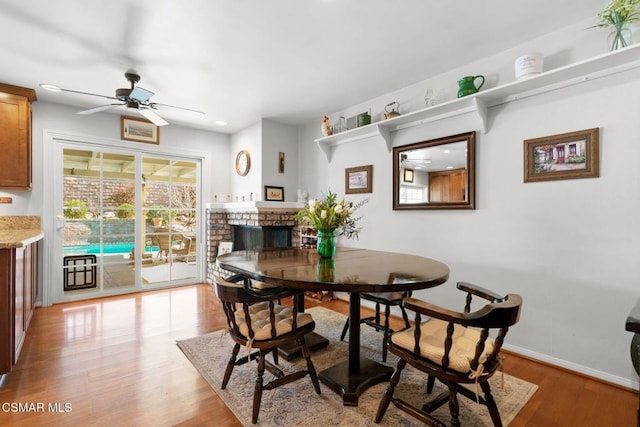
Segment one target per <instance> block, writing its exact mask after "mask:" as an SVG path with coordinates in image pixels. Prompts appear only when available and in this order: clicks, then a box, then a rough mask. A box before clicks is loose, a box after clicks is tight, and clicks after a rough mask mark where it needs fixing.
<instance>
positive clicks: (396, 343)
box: [375, 282, 522, 426]
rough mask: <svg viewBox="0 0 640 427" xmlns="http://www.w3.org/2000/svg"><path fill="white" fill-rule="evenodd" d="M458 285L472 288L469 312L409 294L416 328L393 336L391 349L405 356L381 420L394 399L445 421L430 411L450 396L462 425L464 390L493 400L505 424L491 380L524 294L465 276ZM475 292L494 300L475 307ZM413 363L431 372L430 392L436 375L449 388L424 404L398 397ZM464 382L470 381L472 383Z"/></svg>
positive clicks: (427, 419)
mask: <svg viewBox="0 0 640 427" xmlns="http://www.w3.org/2000/svg"><path fill="white" fill-rule="evenodd" d="M457 286H458V289H460V290H462V291H463V292H466V293H467V298H466V305H465V308H464V312H457V311H451V310H447V309H444V308H441V307H438V306H436V305H433V304H429V303H426V302H424V301H420V300H418V299H415V298H407V299H406V300H405V307H406V308H407V310H410V311H413V312H414V313H415V323H414V325H413V326H412V327H411V328H410V329H407V330H404V331H401V332H396V333H394V334H393V335H392V336H391V339H390V340H389V351H390V352H391V353H393V354H395V355H397V356H398V357H399V358H400V360H399V361H398V365H397V368H396V370H395V372H394V373H393V375H392V377H391V382H390V383H389V386H388V387H387V390H386V391H385V393H384V395H383V397H382V400H381V401H380V405H379V407H378V412H377V413H376V416H375V422H376V423H379V422H380V421H381V420H382V418H383V417H384V414H385V412H386V411H387V408H388V407H389V403H391V402H393V404H394V405H395V406H396V407H397V408H399V409H401V410H403V411H405V412H406V413H408V414H410V415H412V416H414V417H416V418H418V419H419V420H420V421H422V422H424V423H427V424H429V425H437V426H444V425H445V424H444V423H443V422H442V421H441V420H437V419H436V418H434V417H433V416H431V414H430V413H431V412H432V411H434V410H435V409H437V408H438V407H440V406H442V405H443V404H444V403H445V402H449V412H450V413H451V425H452V426H459V425H460V421H459V419H458V416H459V406H458V398H457V396H458V394H461V395H463V396H465V397H468V398H470V399H472V400H474V401H476V402H478V403H480V404H483V405H485V406H487V408H488V409H489V414H490V415H491V420H492V421H493V424H494V426H501V425H502V421H501V419H500V413H499V411H498V407H497V406H496V403H495V401H494V399H493V396H492V395H491V388H490V387H489V382H488V380H489V378H491V377H492V376H493V374H494V373H495V372H496V370H497V369H498V367H499V366H500V363H501V362H500V358H499V353H500V349H501V348H502V343H503V340H504V337H505V335H506V334H507V331H508V330H509V327H510V326H513V325H514V324H516V323H517V322H518V319H519V317H520V309H521V307H522V298H521V297H520V296H519V295H516V294H508V295H507V296H505V297H502V296H500V295H497V294H495V293H493V292H491V291H489V290H486V289H484V288H481V287H479V286H475V285H472V284H469V283H464V282H459V283H458V285H457ZM474 295H475V296H477V297H480V298H483V299H485V300H488V301H489V303H488V304H485V305H484V306H483V307H482V308H480V309H478V310H476V311H473V312H472V311H471V302H472V297H473V296H474ZM407 363H408V364H410V365H411V366H413V367H414V368H416V369H418V370H420V371H422V372H424V373H426V374H427V375H428V380H427V393H431V392H432V391H433V386H434V382H435V380H436V379H438V380H439V381H440V382H442V383H443V384H444V385H446V386H447V388H448V392H446V393H443V394H442V395H440V396H438V397H436V398H435V399H434V400H433V401H432V402H429V403H427V404H425V405H424V406H423V407H422V408H420V409H418V408H416V407H415V406H412V405H411V404H410V403H408V402H406V401H403V400H401V399H399V398H395V397H394V392H395V390H396V387H397V386H398V383H399V381H400V375H401V373H402V370H403V369H404V368H405V366H406V365H407ZM462 384H468V385H470V387H471V389H470V388H468V387H465V386H463V385H462ZM478 388H480V389H481V390H482V394H483V396H480V390H479V389H478Z"/></svg>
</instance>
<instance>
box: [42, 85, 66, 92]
mask: <svg viewBox="0 0 640 427" xmlns="http://www.w3.org/2000/svg"><path fill="white" fill-rule="evenodd" d="M40 87H41V88H42V89H46V90H50V91H51V92H62V89H61V88H60V87H59V86H56V85H51V84H48V83H40Z"/></svg>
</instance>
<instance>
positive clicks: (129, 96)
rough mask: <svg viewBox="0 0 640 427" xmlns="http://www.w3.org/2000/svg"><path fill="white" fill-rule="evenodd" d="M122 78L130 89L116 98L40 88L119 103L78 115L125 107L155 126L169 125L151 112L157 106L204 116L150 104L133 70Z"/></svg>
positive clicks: (45, 87)
mask: <svg viewBox="0 0 640 427" xmlns="http://www.w3.org/2000/svg"><path fill="white" fill-rule="evenodd" d="M124 77H125V78H126V79H127V80H128V81H129V82H130V83H131V88H120V89H116V96H108V95H99V94H96V93H90V92H81V91H77V90H71V89H63V88H61V87H58V86H55V85H50V84H41V85H40V86H41V87H42V88H43V89H47V90H51V91H54V92H71V93H79V94H81V95H91V96H98V97H100V98H106V99H112V100H114V101H120V102H119V103H117V104H107V105H101V106H99V107H94V108H90V109H88V110H83V111H78V114H93V113H97V112H100V111H104V110H108V109H109V108H115V107H122V106H126V108H133V109H135V110H138V112H139V113H140V114H142V115H143V116H144V117H146V118H147V119H148V120H149V121H150V122H151V123H153V124H154V125H156V126H164V125H168V124H169V123H168V122H167V121H166V120H165V119H163V118H162V117H160V116H159V115H158V114H157V113H156V112H155V111H153V110H157V107H158V106H162V107H170V108H177V109H180V110H185V111H191V112H193V113H198V114H202V115H204V112H203V111H198V110H192V109H191V108H184V107H177V106H175V105H168V104H160V103H158V102H151V101H149V99H150V98H151V97H152V96H153V95H154V93H153V92H151V91H149V90H147V89H144V88H141V87H140V86H136V83H138V82H139V81H140V76H139V75H138V74H137V73H136V72H135V71H133V70H129V71H127V72H126V73H124Z"/></svg>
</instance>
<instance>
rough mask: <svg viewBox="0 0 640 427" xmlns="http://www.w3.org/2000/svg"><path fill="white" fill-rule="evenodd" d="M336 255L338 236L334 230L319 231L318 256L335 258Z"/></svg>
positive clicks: (322, 229)
mask: <svg viewBox="0 0 640 427" xmlns="http://www.w3.org/2000/svg"><path fill="white" fill-rule="evenodd" d="M335 253H336V235H335V229H334V228H320V229H319V230H318V255H320V258H333V255H334V254H335Z"/></svg>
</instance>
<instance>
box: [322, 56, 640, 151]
mask: <svg viewBox="0 0 640 427" xmlns="http://www.w3.org/2000/svg"><path fill="white" fill-rule="evenodd" d="M637 67H640V44H635V45H632V46H629V47H626V48H624V49H619V50H616V51H613V52H607V53H605V54H603V55H600V56H596V57H594V58H591V59H587V60H585V61H581V62H577V63H575V64H571V65H567V66H564V67H560V68H556V69H554V70H550V71H546V72H544V73H541V74H538V75H536V76H533V77H530V78H528V79H524V80H517V81H513V82H511V83H507V84H504V85H502V86H497V87H494V88H491V89H487V90H485V91H482V92H478V93H476V94H473V95H469V96H465V97H464V98H458V99H454V100H451V101H448V102H443V103H442V104H437V105H434V106H432V107H427V108H423V109H421V110H417V111H413V112H411V113H407V114H403V115H400V116H397V117H394V118H392V119H388V120H383V121H380V122H377V123H372V124H370V125H366V126H362V127H358V128H355V129H351V130H348V131H345V132H341V133H338V134H335V135H331V136H327V137H324V138H318V139H316V140H315V141H316V143H317V144H318V146H319V147H320V148H321V149H322V151H324V153H325V155H326V156H327V160H328V161H329V162H331V158H332V156H333V151H334V149H335V147H337V146H338V145H341V144H346V143H349V142H354V141H358V140H361V139H364V138H369V137H372V136H380V137H381V139H382V140H383V141H384V143H385V145H386V147H387V150H389V151H391V148H392V147H393V138H394V134H395V132H397V131H399V130H401V129H406V128H409V127H412V126H419V125H423V124H426V123H430V122H435V121H439V120H444V119H448V118H450V117H455V116H459V115H462V114H468V113H473V114H474V117H475V121H476V123H475V130H479V131H480V132H483V133H484V132H487V109H488V108H490V107H494V106H496V105H500V104H504V103H507V102H512V101H516V100H518V99H523V98H527V97H530V96H535V95H540V94H542V93H546V92H550V91H553V90H558V89H561V88H564V87H567V86H572V85H575V84H579V83H584V82H587V81H590V80H594V79H598V78H601V77H605V76H609V75H612V74H616V73H620V72H623V71H627V70H631V69H633V68H637Z"/></svg>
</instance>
